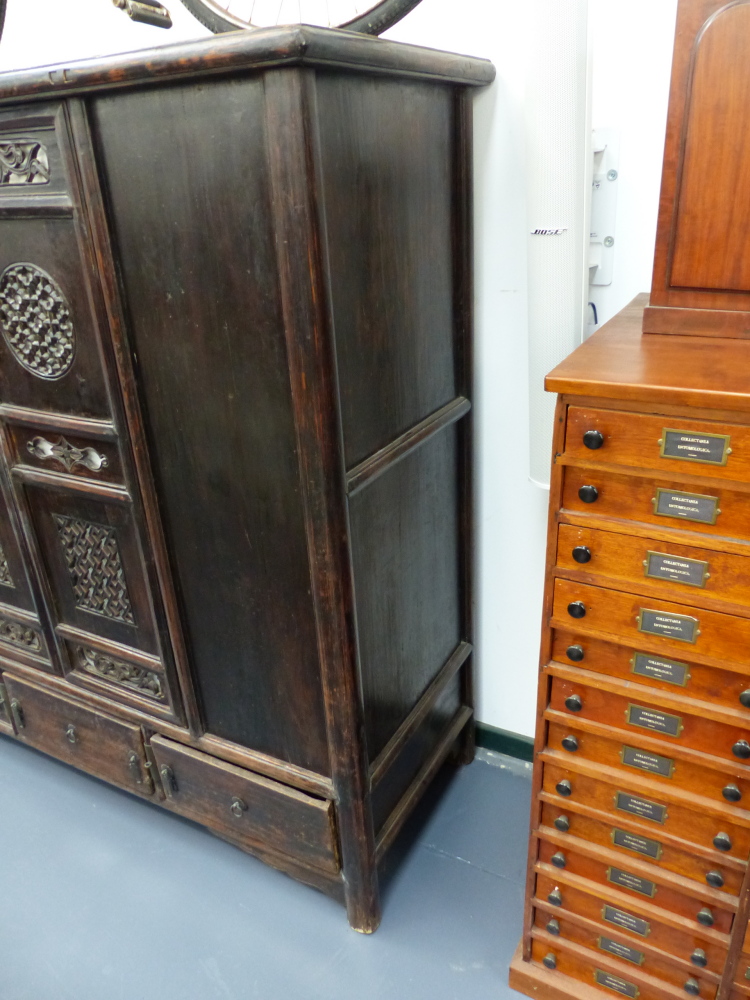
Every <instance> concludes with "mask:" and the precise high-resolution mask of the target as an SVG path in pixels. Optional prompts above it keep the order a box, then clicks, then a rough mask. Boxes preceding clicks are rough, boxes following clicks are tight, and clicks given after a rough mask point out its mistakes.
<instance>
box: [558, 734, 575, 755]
mask: <svg viewBox="0 0 750 1000" xmlns="http://www.w3.org/2000/svg"><path fill="white" fill-rule="evenodd" d="M562 745H563V747H564V749H565V750H569V751H570V752H571V753H575V752H576V750H577V749H578V740H577V739H576V738H575V736H564V737H563V739H562Z"/></svg>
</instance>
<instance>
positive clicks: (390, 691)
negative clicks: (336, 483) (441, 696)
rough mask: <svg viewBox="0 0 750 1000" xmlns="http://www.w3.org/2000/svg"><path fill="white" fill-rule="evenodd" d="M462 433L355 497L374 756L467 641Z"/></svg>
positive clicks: (442, 439)
mask: <svg viewBox="0 0 750 1000" xmlns="http://www.w3.org/2000/svg"><path fill="white" fill-rule="evenodd" d="M456 434H457V431H456V428H455V426H454V427H450V428H447V429H446V430H444V431H443V432H442V433H440V434H438V435H436V436H435V437H433V438H432V439H431V440H429V441H428V442H427V443H426V444H424V445H423V446H422V447H421V448H419V449H417V450H416V451H414V452H412V453H411V454H410V455H408V456H407V457H406V458H404V459H403V460H402V461H401V462H399V463H398V464H396V465H394V466H393V467H392V468H390V469H389V470H388V471H387V472H385V473H384V474H383V475H382V476H380V477H379V478H378V479H376V480H374V481H373V482H372V483H370V484H369V485H368V486H366V487H365V488H364V489H363V490H362V491H361V492H360V493H357V494H356V495H355V496H353V497H352V498H351V500H350V504H349V512H350V521H351V533H352V557H353V562H354V581H355V590H356V600H357V623H358V627H359V644H360V657H361V670H362V689H363V698H364V704H365V723H366V727H367V745H368V750H369V754H370V759H371V760H373V759H374V758H375V757H376V756H377V755H378V754H379V753H380V751H381V750H382V749H383V748H384V746H385V745H386V743H387V742H388V740H389V739H390V738H391V737H392V736H393V735H394V733H395V732H396V730H397V729H398V727H399V725H400V724H401V723H402V722H403V721H404V719H405V718H406V716H407V715H408V714H409V712H410V710H411V709H412V707H413V706H414V704H415V703H416V702H417V700H418V699H419V697H420V695H421V694H422V693H423V691H424V690H425V688H426V687H427V685H428V684H429V683H430V681H431V680H432V679H433V678H434V677H435V675H436V674H437V673H438V671H439V670H440V668H441V667H442V666H443V664H444V663H445V662H446V661H447V660H448V658H449V657H450V655H451V654H452V653H453V651H454V650H455V648H456V646H457V645H458V643H459V640H460V639H461V608H460V590H459V504H458V475H457V461H458V458H457V440H456Z"/></svg>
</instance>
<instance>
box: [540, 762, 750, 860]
mask: <svg viewBox="0 0 750 1000" xmlns="http://www.w3.org/2000/svg"><path fill="white" fill-rule="evenodd" d="M542 759H543V760H544V762H545V766H544V775H543V788H544V791H545V792H547V793H549V794H550V795H559V794H560V793H559V791H558V785H559V784H560V783H561V782H564V781H565V782H569V784H570V789H571V791H570V795H569V796H567V798H568V799H569V800H570V802H571V803H572V804H573V805H574V806H575V803H577V802H581V803H583V804H585V805H587V806H590V807H592V808H594V809H597V810H599V811H600V812H602V813H606V814H607V815H608V816H610V817H612V822H613V823H616V822H617V818H618V817H620V816H622V815H623V814H626V815H629V816H631V818H636V819H638V820H639V822H640V823H641V827H642V829H643V831H644V834H645V835H646V836H649V837H654V838H657V839H658V837H659V831H660V830H665V831H667V832H669V833H673V834H674V835H675V836H677V837H680V838H682V839H684V840H686V841H687V842H689V843H690V842H692V843H696V844H699V845H700V846H701V847H705V848H710V847H712V845H713V840H714V837H716V836H717V835H718V834H719V833H725V834H727V836H728V837H729V839H730V841H731V845H732V846H731V848H730V850H728V851H727V852H726V854H727V855H728V856H731V857H734V858H736V859H738V860H740V861H744V860H745V858H746V857H747V854H748V851H750V831H749V830H747V829H746V828H743V827H740V826H736V825H734V824H732V823H730V822H729V821H728V820H726V819H724V818H723V817H717V816H715V815H711V814H708V813H706V812H703V811H698V810H697V809H692V808H690V807H689V806H687V805H686V804H684V802H685V800H684V798H681V797H679V795H678V794H677V793H676V792H674V791H671V790H670V791H669V792H667V790H666V789H664V788H663V787H659V786H657V785H655V784H654V783H653V782H651V783H650V787H649V783H648V782H643V781H640V780H639V779H637V778H636V779H633V778H632V777H631V776H630V775H629V774H625V773H624V772H622V780H620V773H618V772H614V773H613V772H612V771H611V770H610V769H609V768H605V767H604V766H598V765H592V766H590V767H588V768H587V767H586V762H585V761H575V762H571V763H569V762H568V761H565V762H564V764H561V763H558V761H557V760H555V758H554V756H552V754H551V753H550V752H548V751H545V752H544V753H543V754H542ZM589 771H590V772H591V773H587V772H589ZM633 800H635V802H633ZM616 803H619V804H620V808H618V806H617V804H616ZM642 803H645V804H646V807H648V808H646V807H644V806H642ZM700 804H701V800H696V805H697V806H700ZM622 805H626V806H629V807H630V808H629V809H627V810H626V809H623V808H622ZM653 806H655V807H656V808H651V807H653ZM633 809H637V810H638V811H637V812H633ZM646 813H648V814H654V815H658V816H659V819H650V818H648V816H647V815H646ZM647 831H648V832H647Z"/></svg>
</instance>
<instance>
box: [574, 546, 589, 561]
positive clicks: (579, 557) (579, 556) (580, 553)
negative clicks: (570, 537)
mask: <svg viewBox="0 0 750 1000" xmlns="http://www.w3.org/2000/svg"><path fill="white" fill-rule="evenodd" d="M572 555H573V558H574V559H575V561H576V562H577V563H587V562H591V549H590V548H589V547H588V545H576V547H575V548H574V549H573V553H572Z"/></svg>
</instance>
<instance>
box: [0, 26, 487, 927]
mask: <svg viewBox="0 0 750 1000" xmlns="http://www.w3.org/2000/svg"><path fill="white" fill-rule="evenodd" d="M493 75H494V70H493V68H492V66H491V65H490V64H489V63H487V62H485V61H482V60H472V59H468V58H466V57H464V56H453V55H450V54H447V53H438V52H432V51H428V50H425V49H418V48H416V47H413V46H400V45H396V44H393V43H388V42H384V41H380V40H377V39H372V38H366V37H363V36H361V35H352V34H349V33H347V32H336V31H324V30H318V29H308V28H306V27H297V28H280V29H274V30H269V31H257V32H236V33H231V34H227V35H223V36H221V37H218V38H215V39H209V40H206V41H203V42H199V43H195V44H191V45H183V46H178V47H175V48H164V49H160V50H156V51H155V52H151V53H148V54H145V55H144V54H140V55H139V54H136V55H135V56H129V57H128V56H125V57H117V58H115V59H112V60H109V61H107V62H104V63H84V64H78V65H75V66H71V67H66V68H52V69H44V70H29V71H25V72H22V73H18V74H9V75H6V76H4V77H2V78H0V165H1V166H2V169H0V333H1V334H2V337H0V441H1V443H2V449H1V451H2V454H1V456H0V732H2V733H3V734H5V735H6V736H12V737H14V738H16V739H18V740H20V741H22V742H25V743H27V744H29V745H30V746H33V747H36V748H37V749H39V750H43V751H44V752H46V753H49V754H52V755H53V756H55V757H58V758H59V759H60V760H63V761H65V762H66V763H68V764H72V765H74V766H76V767H80V768H82V769H84V770H86V771H88V772H89V773H91V774H95V775H97V776H98V777H100V778H103V779H105V780H107V781H110V782H113V783H114V784H116V785H118V786H120V787H122V788H125V789H127V790H129V791H131V792H133V793H135V794H137V795H140V796H143V797H148V798H150V799H151V800H152V801H155V802H157V803H159V804H160V805H161V806H163V807H164V808H165V809H168V810H171V811H173V812H176V813H179V814H180V815H182V816H186V817H189V818H190V819H193V820H195V821H197V822H199V823H203V824H205V825H206V826H208V827H209V828H211V829H212V830H214V831H215V832H217V833H218V834H219V835H220V836H222V837H224V838H226V839H228V840H230V841H232V842H234V843H236V844H238V845H239V846H241V847H242V848H244V849H245V850H248V851H251V852H253V853H254V854H256V855H258V856H259V857H261V858H263V859H264V860H266V861H268V862H269V863H271V864H273V865H276V866H277V867H280V868H282V869H284V870H285V871H287V872H289V873H291V874H293V875H295V876H296V877H297V878H299V879H301V880H303V881H305V882H307V883H310V884H312V885H315V886H317V887H318V888H320V889H323V890H324V891H326V892H328V893H330V894H331V895H332V896H334V897H335V898H337V899H339V900H341V901H342V902H344V903H345V904H346V906H347V908H348V913H349V919H350V921H351V923H352V924H353V925H354V926H355V927H357V928H358V929H360V930H364V931H370V930H373V929H374V928H375V927H376V926H377V924H378V921H379V903H378V881H377V865H378V862H379V861H380V859H381V858H382V856H383V854H384V852H385V851H386V849H387V848H388V846H389V845H390V844H391V842H392V840H393V838H394V837H395V835H396V833H397V832H398V830H399V829H400V827H401V825H402V823H403V822H404V819H405V818H406V816H407V815H408V814H409V812H410V810H411V808H412V807H413V805H414V804H415V803H416V801H417V800H418V798H419V796H420V795H421V793H422V791H423V790H424V789H425V787H426V786H427V784H428V783H429V781H430V779H431V777H432V776H433V774H434V773H435V771H436V770H437V768H438V767H439V766H440V764H441V763H442V761H443V760H445V758H446V757H447V756H448V754H449V753H451V752H454V753H455V754H456V755H457V756H458V757H460V758H461V759H463V760H468V759H470V758H471V755H472V745H473V729H472V694H471V690H472V688H471V673H470V654H471V645H470V639H471V623H470V605H471V595H470V585H469V581H470V569H469V563H470V553H471V538H470V530H469V526H470V520H471V515H470V511H471V502H470V487H469V483H470V480H471V477H470V450H471V449H470V442H471V432H470V425H469V411H470V402H469V395H470V394H469V388H470V385H471V349H470V345H471V299H472V292H471V266H470V246H471V239H470V217H471V211H470V206H471V190H470V147H471V129H470V122H471V107H470V87H472V86H476V85H479V84H481V83H487V82H489V81H490V80H491V79H492V77H493Z"/></svg>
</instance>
